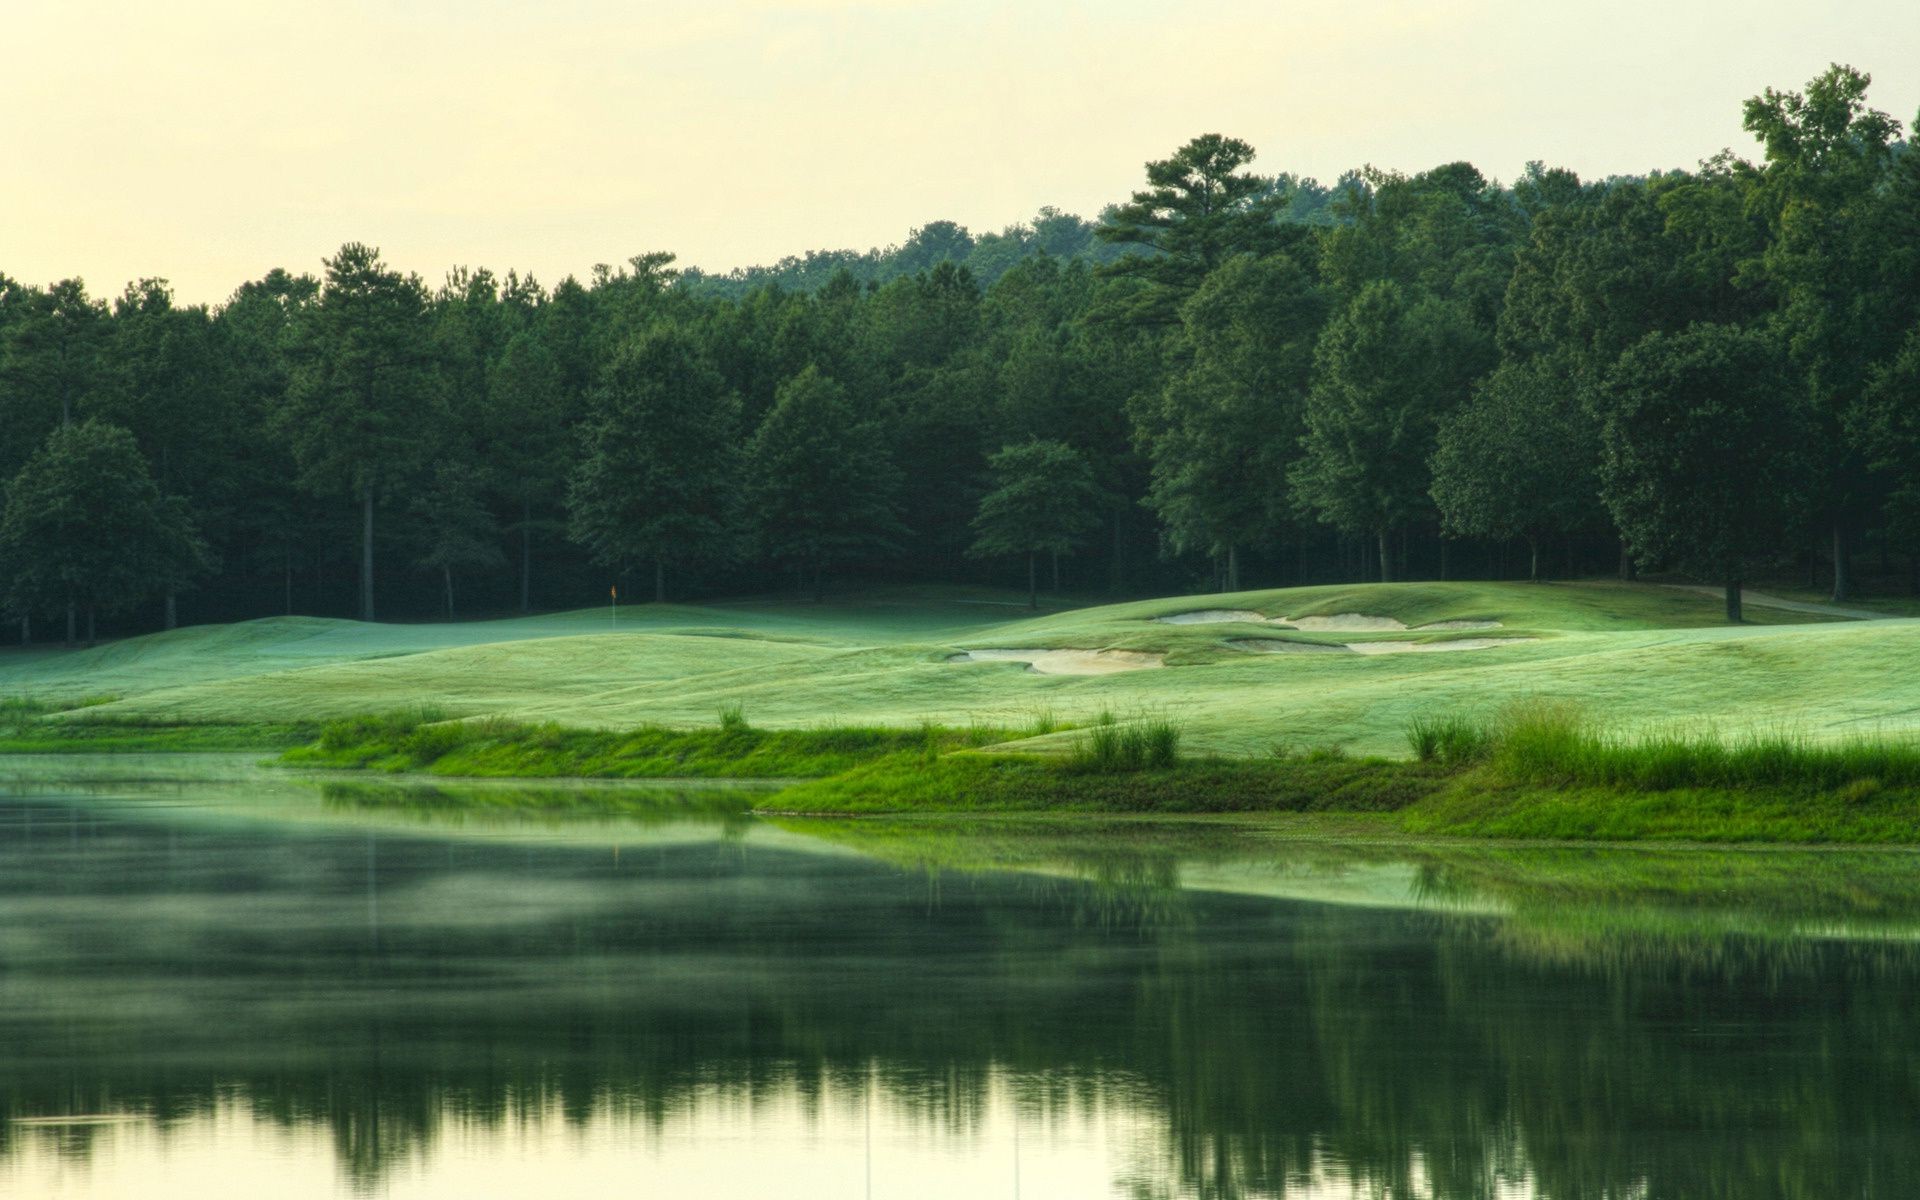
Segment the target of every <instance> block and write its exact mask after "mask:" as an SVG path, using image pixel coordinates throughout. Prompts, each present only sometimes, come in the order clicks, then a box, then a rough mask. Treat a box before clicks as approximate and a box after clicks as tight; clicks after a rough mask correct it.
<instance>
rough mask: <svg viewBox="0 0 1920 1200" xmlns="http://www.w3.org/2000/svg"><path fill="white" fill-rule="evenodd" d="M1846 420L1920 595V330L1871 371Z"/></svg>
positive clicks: (1914, 587) (1916, 590)
mask: <svg viewBox="0 0 1920 1200" xmlns="http://www.w3.org/2000/svg"><path fill="white" fill-rule="evenodd" d="M1848 416H1849V425H1848V429H1847V434H1848V436H1849V437H1850V438H1851V439H1852V441H1853V443H1854V445H1856V446H1857V447H1859V448H1860V450H1861V452H1862V454H1863V455H1864V456H1865V458H1866V462H1867V466H1868V467H1869V468H1870V469H1872V470H1873V471H1875V472H1877V473H1878V474H1879V475H1880V477H1881V479H1882V480H1884V481H1885V483H1886V486H1887V500H1886V513H1885V515H1886V522H1887V536H1888V538H1889V539H1890V540H1892V541H1894V542H1896V543H1898V544H1900V545H1902V546H1904V547H1905V549H1906V551H1907V554H1908V556H1909V558H1910V561H1911V571H1910V574H1911V584H1912V589H1913V590H1914V591H1915V592H1917V593H1920V327H1916V328H1914V329H1913V330H1912V331H1910V332H1909V333H1908V334H1907V338H1906V341H1905V342H1904V343H1903V344H1902V345H1901V347H1900V351H1899V353H1898V354H1896V355H1894V356H1893V357H1892V358H1891V359H1889V360H1888V361H1886V362H1884V363H1880V364H1878V365H1877V366H1875V368H1874V369H1873V371H1872V374H1871V375H1870V377H1869V379H1868V383H1867V388H1866V391H1865V392H1864V393H1863V395H1862V397H1861V402H1860V403H1859V404H1857V405H1855V406H1854V407H1853V409H1852V410H1851V411H1850V412H1849V414H1848Z"/></svg>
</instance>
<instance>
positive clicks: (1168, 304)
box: [1096, 133, 1306, 326]
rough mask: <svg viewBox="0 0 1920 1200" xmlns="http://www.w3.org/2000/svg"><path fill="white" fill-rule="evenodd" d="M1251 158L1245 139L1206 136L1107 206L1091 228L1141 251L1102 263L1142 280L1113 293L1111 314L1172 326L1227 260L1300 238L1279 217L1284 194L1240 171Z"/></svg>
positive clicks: (1155, 165) (1150, 167)
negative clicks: (1116, 301) (1096, 226)
mask: <svg viewBox="0 0 1920 1200" xmlns="http://www.w3.org/2000/svg"><path fill="white" fill-rule="evenodd" d="M1252 160H1253V147H1252V146H1250V145H1248V144H1247V143H1246V142H1243V141H1241V140H1240V139H1238V138H1230V137H1223V136H1222V135H1220V134H1217V133H1208V134H1202V135H1201V136H1200V137H1197V138H1194V139H1193V140H1192V141H1190V142H1188V143H1187V144H1186V145H1184V146H1182V147H1180V149H1178V150H1176V151H1174V153H1173V157H1172V158H1166V159H1161V160H1160V161H1158V162H1150V163H1148V164H1147V187H1146V188H1144V189H1143V190H1141V191H1137V192H1135V193H1133V198H1132V199H1131V200H1130V201H1128V202H1127V203H1126V204H1121V205H1117V206H1115V207H1114V208H1113V209H1111V210H1109V211H1108V212H1107V214H1106V215H1105V219H1104V220H1103V221H1102V222H1101V225H1100V227H1099V229H1098V230H1097V231H1096V232H1097V234H1098V236H1099V237H1100V239H1101V240H1102V241H1105V242H1109V243H1113V244H1117V245H1124V246H1137V247H1141V248H1142V249H1143V250H1144V253H1133V254H1129V255H1127V256H1126V257H1124V258H1122V259H1120V260H1118V261H1117V262H1114V263H1111V264H1109V265H1107V266H1104V267H1102V268H1101V271H1102V272H1103V273H1105V274H1107V275H1110V276H1116V277H1121V278H1126V279H1131V280H1134V281H1136V282H1137V283H1138V284H1139V285H1141V286H1140V287H1138V288H1136V289H1132V290H1130V291H1128V292H1123V293H1116V296H1117V298H1118V299H1119V304H1118V305H1117V312H1116V313H1115V314H1114V315H1116V316H1118V317H1119V319H1121V320H1122V321H1123V322H1125V323H1129V324H1145V325H1166V326H1170V325H1173V324H1174V323H1176V322H1177V321H1178V320H1179V306H1180V304H1181V302H1182V301H1184V300H1185V299H1186V298H1187V297H1188V296H1191V295H1192V294H1193V293H1194V292H1195V291H1197V290H1198V289H1199V287H1200V284H1201V282H1202V281H1203V280H1205V279H1206V277H1207V276H1208V275H1210V274H1212V273H1213V271H1214V270H1215V269H1216V268H1217V267H1219V266H1220V265H1221V264H1222V263H1224V262H1226V261H1227V260H1228V259H1230V258H1233V257H1234V256H1236V255H1240V254H1253V255H1256V256H1259V255H1265V254H1270V253H1273V252H1274V251H1276V250H1285V249H1287V248H1289V247H1290V246H1292V245H1294V244H1296V243H1300V242H1303V241H1304V240H1305V237H1306V234H1305V231H1304V228H1303V227H1298V226H1284V225H1281V224H1280V223H1279V221H1278V220H1277V215H1278V213H1279V212H1280V211H1281V210H1282V209H1283V208H1284V207H1285V205H1286V201H1287V196H1286V193H1285V192H1283V191H1277V190H1276V189H1275V188H1274V186H1273V183H1272V181H1271V180H1267V179H1262V178H1261V177H1260V176H1258V175H1255V174H1253V173H1251V172H1247V171H1242V170H1241V169H1240V168H1241V167H1243V166H1245V165H1246V164H1247V163H1249V162H1251V161H1252Z"/></svg>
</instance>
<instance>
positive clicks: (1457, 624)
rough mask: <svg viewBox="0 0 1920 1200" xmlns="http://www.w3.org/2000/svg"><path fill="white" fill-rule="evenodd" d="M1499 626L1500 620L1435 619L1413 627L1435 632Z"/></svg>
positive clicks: (1425, 631) (1424, 631) (1496, 627)
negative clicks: (1429, 622) (1429, 623)
mask: <svg viewBox="0 0 1920 1200" xmlns="http://www.w3.org/2000/svg"><path fill="white" fill-rule="evenodd" d="M1500 627H1501V626H1500V622H1498V621H1435V622H1434V623H1433V624H1431V625H1415V626H1414V629H1415V630H1417V631H1419V632H1421V633H1427V632H1435V633H1437V632H1439V631H1441V630H1443V629H1444V630H1448V631H1451V630H1455V629H1499V628H1500Z"/></svg>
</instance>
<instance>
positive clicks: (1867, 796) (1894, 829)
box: [282, 704, 1920, 844]
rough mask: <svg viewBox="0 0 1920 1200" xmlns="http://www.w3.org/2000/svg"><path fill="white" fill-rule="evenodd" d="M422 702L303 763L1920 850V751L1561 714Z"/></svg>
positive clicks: (780, 803) (877, 797) (1543, 708)
mask: <svg viewBox="0 0 1920 1200" xmlns="http://www.w3.org/2000/svg"><path fill="white" fill-rule="evenodd" d="M436 715H437V714H433V713H430V712H414V713H407V714H392V715H387V716H381V717H364V718H356V719H353V720H348V721H338V722H334V723H332V724H330V725H328V726H327V727H326V729H325V730H324V732H323V733H322V735H321V736H320V738H319V739H318V740H317V741H315V742H314V743H312V744H311V745H309V746H305V747H301V748H298V749H295V750H292V751H289V752H287V753H286V754H285V755H283V757H282V761H283V762H286V763H288V764H291V765H300V766H325V767H362V768H371V769H376V770H386V771H424V772H428V773H433V774H438V775H447V776H457V775H468V776H495V777H533V778H538V777H556V776H581V777H601V778H623V779H639V778H665V777H674V776H681V777H710V778H783V779H791V780H795V781H796V782H794V783H792V784H790V785H789V786H787V787H785V788H783V789H781V790H780V791H778V792H777V793H774V794H772V795H770V796H767V797H765V798H764V799H762V800H761V801H760V804H759V807H760V808H761V809H762V810H763V811H769V812H778V813H784V814H820V815H825V814H923V813H945V814H954V813H1321V814H1325V813H1353V814H1362V813H1364V814H1377V815H1379V816H1380V817H1382V818H1383V819H1385V820H1386V821H1387V822H1388V823H1389V824H1390V825H1391V827H1392V828H1393V829H1394V830H1396V831H1398V832H1401V833H1406V834H1411V835H1419V836H1451V837H1470V838H1493V839H1553V840H1567V841H1581V840H1605V841H1636V840H1680V841H1698V842H1723V843H1724V842H1806V843H1860V844H1920V743H1916V742H1913V741H1908V740H1892V739H1866V738H1862V739H1855V740H1852V741H1845V742H1838V743H1815V742H1811V741H1807V740H1804V739H1799V738H1794V737H1790V736H1784V735H1781V736H1768V737H1747V738H1736V739H1722V738H1716V737H1713V736H1711V735H1709V734H1705V733H1701V734H1692V735H1685V734H1677V733H1664V734H1636V735H1611V734H1608V733H1607V732H1605V731H1604V730H1602V729H1600V728H1598V727H1596V726H1594V725H1593V724H1592V723H1590V722H1588V721H1587V720H1585V719H1584V718H1583V717H1582V716H1581V715H1580V714H1579V713H1578V712H1577V711H1575V710H1572V709H1569V708H1566V707H1564V706H1555V705H1545V704H1540V705H1532V706H1527V707H1524V708H1520V709H1515V710H1511V711H1508V712H1505V713H1503V714H1501V715H1499V716H1497V717H1494V718H1491V719H1475V718H1456V717H1442V718H1439V719H1423V720H1421V721H1416V722H1415V723H1413V724H1412V725H1411V726H1409V728H1408V731H1407V743H1408V748H1409V749H1410V750H1411V751H1412V752H1413V757H1411V758H1410V759H1385V758H1351V757H1347V756H1345V755H1341V754H1338V753H1333V752H1325V751H1321V752H1311V753H1300V754H1276V755H1270V756H1267V757H1263V758H1218V757H1207V756H1200V757H1196V756H1189V755H1185V754H1183V753H1182V752H1181V749H1180V731H1179V729H1178V728H1177V727H1176V726H1174V725H1173V724H1171V723H1170V722H1167V721H1165V720H1164V719H1162V718H1156V717H1151V716H1148V717H1133V718H1130V719H1116V718H1114V717H1113V716H1112V715H1110V714H1102V715H1101V716H1099V717H1097V718H1095V719H1094V721H1092V722H1091V723H1090V724H1088V725H1086V726H1084V727H1082V728H1080V729H1078V730H1071V731H1059V734H1060V736H1059V737H1057V738H1056V739H1055V741H1056V742H1059V740H1060V738H1064V739H1066V741H1065V745H1066V747H1067V748H1066V750H1065V752H1062V753H1054V754H1034V753H1016V752H1007V751H1005V750H1003V749H996V747H997V746H1000V745H1001V744H1003V743H1005V742H1007V741H1009V740H1011V739H1017V738H1025V737H1032V736H1035V735H1036V734H1044V733H1047V732H1055V731H1053V730H1052V726H1051V723H1050V722H1042V723H1041V724H1040V725H1038V726H1035V727H1032V728H1027V729H1020V730H1010V729H993V728H987V727H971V728H966V729H955V728H946V727H941V726H932V725H928V726H922V727H919V728H916V729H887V728H883V727H872V728H845V727H828V728H818V729H803V730H762V729H757V728H754V727H752V726H750V725H749V724H747V723H746V721H745V720H744V719H743V718H742V717H741V715H740V714H739V713H738V712H737V711H736V712H732V713H729V714H727V715H726V717H725V719H724V720H723V721H722V723H721V724H720V725H718V726H717V727H711V728H706V729H693V730H675V729H665V728H658V727H647V728H642V729H638V730H632V731H626V732H608V731H601V730H581V729H568V728H564V727H560V726H555V725H540V726H530V725H516V724H512V723H507V722H499V721H477V722H451V721H444V720H436V719H433V718H434V717H435V716H436Z"/></svg>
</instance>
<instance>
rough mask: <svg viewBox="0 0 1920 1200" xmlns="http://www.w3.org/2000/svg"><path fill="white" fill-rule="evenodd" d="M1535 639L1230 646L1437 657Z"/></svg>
mask: <svg viewBox="0 0 1920 1200" xmlns="http://www.w3.org/2000/svg"><path fill="white" fill-rule="evenodd" d="M1536 640H1537V639H1535V638H1455V639H1454V640H1453V641H1450V642H1344V643H1343V642H1282V641H1278V640H1276V639H1274V638H1238V639H1235V640H1233V641H1230V642H1228V643H1227V645H1228V646H1230V647H1232V648H1233V649H1235V650H1245V651H1247V652H1248V653H1251V654H1434V653H1439V652H1442V651H1446V650H1491V649H1492V648H1493V647H1495V646H1513V645H1517V644H1519V643H1521V642H1531V641H1536Z"/></svg>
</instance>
